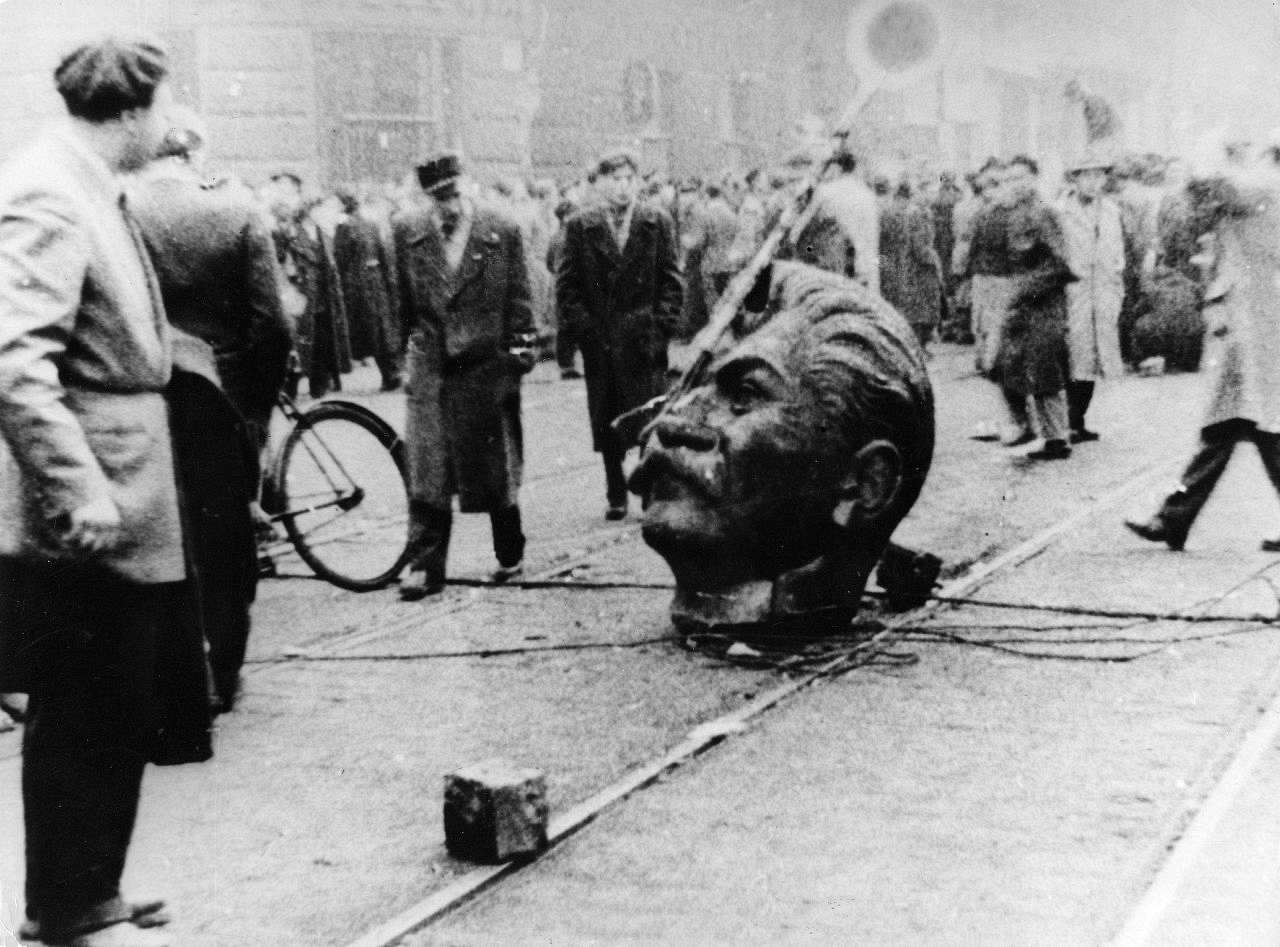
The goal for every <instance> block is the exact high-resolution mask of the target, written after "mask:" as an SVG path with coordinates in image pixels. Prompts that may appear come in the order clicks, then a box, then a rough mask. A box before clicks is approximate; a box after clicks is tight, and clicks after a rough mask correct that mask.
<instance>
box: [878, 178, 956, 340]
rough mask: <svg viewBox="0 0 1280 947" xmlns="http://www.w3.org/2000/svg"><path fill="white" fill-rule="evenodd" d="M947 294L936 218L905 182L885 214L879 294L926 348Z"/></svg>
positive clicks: (884, 208) (882, 214)
mask: <svg viewBox="0 0 1280 947" xmlns="http://www.w3.org/2000/svg"><path fill="white" fill-rule="evenodd" d="M942 293H943V276H942V261H941V260H939V259H938V250H937V247H936V246H935V245H934V233H933V219H932V214H931V213H930V211H929V208H928V207H927V206H926V205H924V204H923V203H921V202H919V201H917V200H915V199H914V198H913V196H912V193H911V187H910V185H909V184H907V183H906V182H905V181H904V182H901V183H899V184H898V185H897V187H896V188H895V189H894V192H893V195H892V197H890V198H889V199H888V200H887V201H885V202H884V204H883V205H882V207H881V211H880V295H881V296H883V297H884V300H885V301H886V302H887V303H889V305H891V306H893V308H894V309H896V310H898V314H899V315H901V316H902V317H903V318H904V319H906V320H907V322H908V323H909V324H910V326H911V329H912V331H914V332H915V334H916V338H917V339H919V340H920V345H921V346H922V347H924V348H926V349H927V348H928V344H929V339H930V338H931V337H932V335H933V330H934V328H935V327H937V325H938V323H939V321H940V320H941V318H942Z"/></svg>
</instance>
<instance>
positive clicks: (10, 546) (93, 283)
mask: <svg viewBox="0 0 1280 947" xmlns="http://www.w3.org/2000/svg"><path fill="white" fill-rule="evenodd" d="M167 71H168V70H167V65H166V59H165V56H164V53H163V52H162V51H161V50H159V49H157V48H156V47H154V46H152V45H150V44H148V43H145V42H130V41H123V40H115V39H107V40H102V41H100V42H96V43H92V44H89V45H86V46H81V47H80V48H78V49H76V50H75V51H74V52H72V53H71V54H69V55H68V56H67V57H66V58H65V59H64V60H63V61H62V63H61V64H60V65H59V66H58V68H57V70H56V72H55V73H54V76H55V81H56V86H57V89H58V92H59V93H60V94H61V96H62V98H63V101H64V103H65V104H66V107H67V111H68V112H69V113H70V118H69V119H68V120H67V121H66V123H65V125H64V126H62V127H60V128H57V129H56V130H53V131H51V132H50V133H49V134H48V135H46V136H45V137H44V138H42V139H41V140H40V141H39V142H37V143H36V144H35V145H33V146H32V147H31V148H30V149H28V150H27V151H25V152H23V153H22V154H20V155H19V156H18V157H17V158H16V159H15V160H14V161H12V162H11V163H10V164H8V165H7V166H6V167H5V168H4V170H3V172H0V573H2V574H0V672H2V673H0V677H3V680H0V690H19V691H26V692H28V693H29V694H30V705H29V707H28V716H27V722H26V730H25V733H24V735H23V759H22V797H23V815H24V822H25V833H26V902H27V916H28V923H27V924H25V925H24V926H23V931H22V933H23V935H24V936H26V937H30V938H31V939H40V940H43V941H44V942H45V943H46V944H48V945H51V947H108V945H110V947H164V945H167V944H169V943H170V940H169V939H168V938H167V937H165V936H164V935H163V934H161V933H159V932H157V931H154V930H145V929H143V928H142V927H141V926H139V925H140V924H141V923H142V920H141V918H140V915H142V914H148V915H149V914H150V913H151V912H150V911H149V910H147V909H148V908H154V907H155V906H154V905H130V904H127V903H126V902H125V901H124V900H123V899H122V898H121V896H120V878H121V874H122V872H123V869H124V863H125V857H126V854H127V851H128V848H129V841H130V838H131V836H132V834H133V826H134V820H135V816H136V813H137V807H138V799H139V795H140V790H141V786H142V774H143V769H144V768H145V766H146V764H147V762H155V763H166V764H168V763H183V762H194V761H199V760H204V759H207V758H208V757H209V756H210V755H211V752H212V750H211V744H210V725H209V702H208V679H207V675H206V672H205V664H204V654H203V647H202V644H201V640H200V634H199V627H198V621H197V618H196V613H195V589H194V583H193V580H194V578H195V572H194V570H193V568H192V563H191V562H190V560H189V559H188V558H187V557H186V555H185V540H186V539H187V536H185V535H184V525H183V521H182V514H181V509H180V507H179V493H178V483H177V477H176V475H175V466H176V465H175V461H174V457H173V450H172V443H171V440H170V424H169V419H168V411H167V405H166V389H167V387H168V385H169V382H170V374H171V365H172V362H171V338H170V332H171V330H170V328H169V325H168V323H167V322H166V320H165V317H164V308H163V305H162V303H161V300H160V295H159V290H158V287H157V285H156V278H155V273H154V271H153V270H152V268H151V265H150V263H149V262H148V260H147V257H146V250H145V248H144V246H143V243H142V238H141V235H140V233H139V232H138V229H137V224H136V221H134V220H133V218H132V216H131V214H130V213H129V211H128V208H127V203H126V201H125V199H124V195H123V194H122V190H121V186H120V183H119V179H118V178H117V177H116V175H117V174H119V173H121V172H124V171H132V170H136V169H137V168H139V167H141V166H142V164H143V163H144V162H145V161H147V160H148V159H150V158H151V157H152V156H153V155H154V154H155V151H156V148H157V147H158V145H159V142H160V140H161V138H162V137H163V134H164V132H165V122H164V114H165V110H166V109H167V108H169V107H170V105H171V98H170V94H169V87H168V85H167V84H166V83H165V77H166V74H167ZM152 920H154V917H152ZM135 922H136V923H135Z"/></svg>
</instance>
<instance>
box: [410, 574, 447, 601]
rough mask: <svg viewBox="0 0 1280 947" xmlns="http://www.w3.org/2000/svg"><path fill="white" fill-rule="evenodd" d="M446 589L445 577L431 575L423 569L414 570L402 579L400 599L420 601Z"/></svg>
mask: <svg viewBox="0 0 1280 947" xmlns="http://www.w3.org/2000/svg"><path fill="white" fill-rule="evenodd" d="M443 591H444V578H443V577H441V578H435V577H429V576H428V575H427V573H426V572H425V571H423V570H421V569H414V570H412V571H411V572H410V573H409V574H408V575H407V576H405V577H404V578H403V579H401V580H400V601H402V602H420V601H422V600H423V599H424V598H426V597H427V596H429V595H439V594H440V593H441V592H443Z"/></svg>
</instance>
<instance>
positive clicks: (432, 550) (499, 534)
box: [409, 500, 525, 582]
mask: <svg viewBox="0 0 1280 947" xmlns="http://www.w3.org/2000/svg"><path fill="white" fill-rule="evenodd" d="M409 513H410V522H411V526H410V529H411V539H410V541H411V543H412V545H413V546H414V557H413V561H412V563H411V565H410V568H413V569H420V570H422V571H423V572H425V573H426V574H427V576H428V577H429V578H430V579H432V580H434V581H439V582H443V581H444V577H445V564H446V561H447V560H448V558H449V537H450V536H451V535H452V533H453V511H452V510H449V509H444V508H437V507H434V506H431V505H429V504H426V503H422V502H420V501H418V500H411V501H410V502H409ZM489 523H490V526H491V527H492V529H493V552H494V555H495V556H497V558H498V565H500V566H502V567H503V568H504V569H509V568H511V567H512V566H514V565H518V564H519V562H520V560H521V559H523V558H524V546H525V536H524V530H523V528H522V526H521V521H520V507H519V506H517V505H516V504H512V505H511V506H507V507H503V508H502V509H500V510H492V511H490V513H489Z"/></svg>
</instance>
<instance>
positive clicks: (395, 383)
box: [378, 375, 404, 391]
mask: <svg viewBox="0 0 1280 947" xmlns="http://www.w3.org/2000/svg"><path fill="white" fill-rule="evenodd" d="M403 383H404V382H403V381H401V379H400V376H399V375H392V376H391V377H390V378H384V379H382V386H381V387H380V388H379V389H378V390H379V391H398V390H399V388H400V386H401V385H402V384H403Z"/></svg>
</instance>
